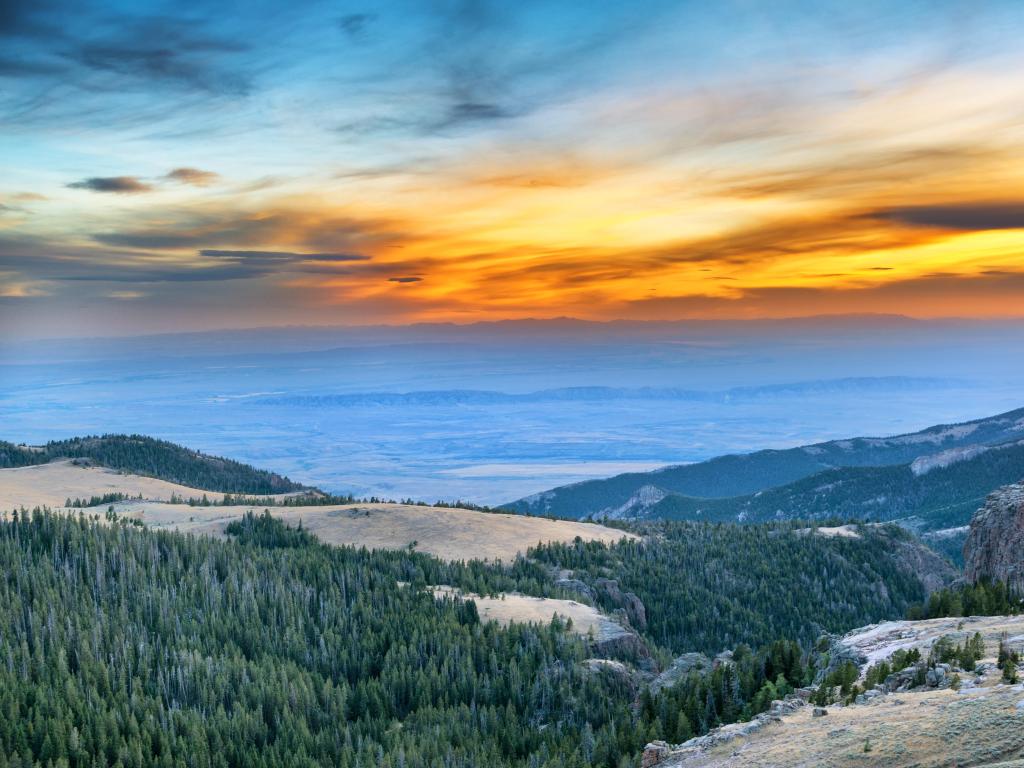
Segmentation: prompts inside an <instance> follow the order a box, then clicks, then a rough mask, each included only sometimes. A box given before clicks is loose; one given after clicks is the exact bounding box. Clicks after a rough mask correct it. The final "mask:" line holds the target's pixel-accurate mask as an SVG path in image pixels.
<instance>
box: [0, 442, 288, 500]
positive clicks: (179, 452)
mask: <svg viewBox="0 0 1024 768" xmlns="http://www.w3.org/2000/svg"><path fill="white" fill-rule="evenodd" d="M54 459H86V460H89V461H92V462H94V463H96V464H100V465H102V466H104V467H108V468H110V469H117V470H121V471H123V472H134V473H136V474H139V475H146V476H148V477H155V478H158V479H160V480H166V481H167V482H170V483H178V484H181V485H186V486H189V487H191V488H199V489H201V490H205V491H219V492H223V493H252V494H272V493H288V492H290V491H298V490H302V489H303V486H301V485H299V484H298V483H294V482H292V481H291V480H289V479H288V478H287V477H283V476H282V475H278V474H276V473H273V472H268V471H266V470H264V469H257V468H256V467H253V466H250V465H248V464H242V463H241V462H238V461H233V460H232V459H224V458H221V457H219V456H209V455H207V454H205V453H200V452H199V451H193V450H190V449H188V448H184V447H182V446H180V445H175V444H174V443H171V442H168V441H166V440H157V439H155V438H152V437H146V436H144V435H103V436H90V437H75V438H71V439H68V440H56V441H51V442H49V443H47V444H46V445H42V446H24V445H15V444H13V443H8V442H2V441H0V468H10V467H27V466H33V465H37V464H47V463H49V462H51V461H53V460H54Z"/></svg>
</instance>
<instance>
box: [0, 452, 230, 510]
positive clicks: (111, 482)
mask: <svg viewBox="0 0 1024 768" xmlns="http://www.w3.org/2000/svg"><path fill="white" fill-rule="evenodd" d="M110 493H123V494H125V495H127V496H138V495H139V494H142V497H143V498H144V499H151V500H156V501H168V500H170V498H171V496H172V495H178V496H181V497H182V498H185V499H188V498H197V499H200V498H202V497H203V494H204V493H205V494H206V496H207V498H209V499H211V500H217V501H219V500H220V499H222V498H224V494H222V493H213V492H211V491H200V490H198V489H196V488H189V487H188V486H185V485H178V484H177V483H168V482H167V481H165V480H157V479H156V478H152V477H143V476H141V475H130V474H125V473H121V472H118V471H117V470H114V469H107V468H106V467H94V466H84V465H79V464H75V463H74V462H73V461H71V460H66V461H54V462H50V463H49V464H40V465H38V466H33V467H15V468H14V469H0V510H5V511H9V510H13V509H19V508H21V507H25V508H26V509H31V508H33V507H36V506H40V507H42V506H46V507H63V506H64V502H65V501H66V500H67V499H68V498H71V499H76V498H78V499H88V498H91V497H92V496H104V495H106V494H110Z"/></svg>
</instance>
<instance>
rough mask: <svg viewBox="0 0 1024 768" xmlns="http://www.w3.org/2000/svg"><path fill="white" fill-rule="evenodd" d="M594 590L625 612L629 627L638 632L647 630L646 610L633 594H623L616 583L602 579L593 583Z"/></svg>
mask: <svg viewBox="0 0 1024 768" xmlns="http://www.w3.org/2000/svg"><path fill="white" fill-rule="evenodd" d="M594 590H595V591H596V592H597V593H598V594H600V595H604V596H605V597H607V599H608V600H609V602H611V603H612V604H613V605H615V606H616V607H618V608H621V609H622V610H623V611H624V612H625V614H626V618H627V619H628V620H629V624H630V626H632V627H635V628H636V629H640V630H643V629H647V609H646V608H645V607H644V604H643V602H642V601H641V600H640V598H639V597H637V596H636V595H635V594H633V593H632V592H623V591H622V590H621V589H620V588H619V583H618V582H617V581H615V580H613V579H603V578H602V579H596V580H595V581H594Z"/></svg>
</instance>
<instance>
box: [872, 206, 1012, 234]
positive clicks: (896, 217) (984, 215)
mask: <svg viewBox="0 0 1024 768" xmlns="http://www.w3.org/2000/svg"><path fill="white" fill-rule="evenodd" d="M870 215H871V216H872V217H874V218H878V219H888V220H890V221H897V222H900V223H903V224H911V225H913V226H918V227H938V228H942V229H957V230H964V231H978V230H986V229H1024V202H1020V201H1012V202H995V203H951V204H945V205H912V206H906V207H903V208H886V209H882V210H879V211H873V212H872V213H871V214H870Z"/></svg>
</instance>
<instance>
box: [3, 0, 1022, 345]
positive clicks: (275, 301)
mask: <svg viewBox="0 0 1024 768" xmlns="http://www.w3.org/2000/svg"><path fill="white" fill-rule="evenodd" d="M1022 34H1024V4H1022V3H1020V2H1008V3H999V2H988V3H986V2H912V1H911V0H902V1H900V2H875V1H872V0H866V1H865V2H858V3H849V2H834V3H833V2H827V1H825V0H821V1H820V2H785V1H780V2H775V3H763V2H756V1H755V0H723V1H722V2H715V3H710V2H661V1H660V0H647V1H645V2H643V3H636V2H601V1H600V0H589V1H588V2H565V1H558V0H548V1H547V2H515V3H509V2H485V1H483V0H468V1H464V2H434V1H432V0H415V1H412V2H390V1H385V0H381V1H379V2H372V3H371V2H365V3H348V2H308V1H307V0H293V1H292V2H289V3H280V2H274V3H270V2H261V0H249V1H247V2H239V3H230V2H217V3H207V2H202V0H199V1H196V2H190V3H188V4H183V3H161V2H152V1H151V0H150V1H147V0H135V1H134V2H106V3H100V2H90V3H81V2H66V1H65V0H34V2H31V3H29V2H23V1H20V0H13V2H12V0H0V167H2V168H3V169H4V172H3V174H2V175H0V329H2V330H0V333H3V334H4V336H5V337H8V338H11V337H30V336H46V335H51V336H53V335H57V336H60V335H64V336H68V335H70V336H74V335H84V334H106V333H109V334H130V333H147V332H162V331H171V330H202V329H213V328H242V327H258V326H268V325H288V324H331V323H340V324H368V323H392V324H404V323H412V322H423V321H430V322H435V321H437V322H458V323H466V322H474V321H481V320H500V319H515V318H527V317H556V316H572V317H579V318H584V319H590V320H611V319H618V318H624V319H631V320H676V319H684V318H743V319H757V318H777V317H789V316H805V315H818V314H843V313H891V314H892V313H894V314H905V315H910V316H913V317H921V318H929V317H954V316H955V317H978V318H990V317H1019V316H1022V315H1024V257H1022V254H1024V78H1022V77H1020V76H1018V73H1019V72H1021V71H1024V47H1022V46H1021V45H1020V40H1021V39H1022Z"/></svg>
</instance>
